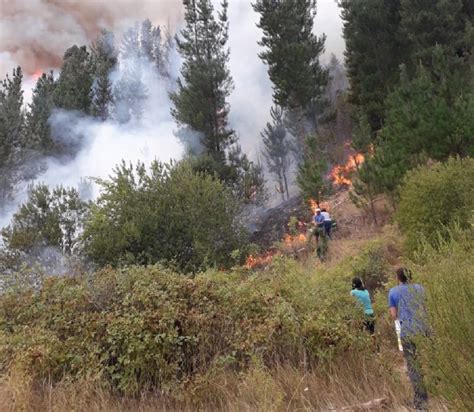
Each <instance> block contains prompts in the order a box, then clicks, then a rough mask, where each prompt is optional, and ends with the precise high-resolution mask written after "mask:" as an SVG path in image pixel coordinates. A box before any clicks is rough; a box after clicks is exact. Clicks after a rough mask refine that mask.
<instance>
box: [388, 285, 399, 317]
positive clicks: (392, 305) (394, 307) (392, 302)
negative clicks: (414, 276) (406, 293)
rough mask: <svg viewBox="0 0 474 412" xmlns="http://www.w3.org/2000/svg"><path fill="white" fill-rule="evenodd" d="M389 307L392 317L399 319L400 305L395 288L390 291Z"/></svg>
mask: <svg viewBox="0 0 474 412" xmlns="http://www.w3.org/2000/svg"><path fill="white" fill-rule="evenodd" d="M388 307H389V311H390V316H391V317H392V319H393V320H397V319H398V309H397V308H398V305H397V302H396V298H395V293H394V292H393V290H391V291H390V292H389V293H388Z"/></svg>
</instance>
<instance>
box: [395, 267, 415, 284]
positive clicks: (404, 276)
mask: <svg viewBox="0 0 474 412" xmlns="http://www.w3.org/2000/svg"><path fill="white" fill-rule="evenodd" d="M395 273H396V274H397V279H398V280H399V281H400V282H402V283H407V282H408V281H409V280H411V278H412V275H411V270H410V269H407V268H405V267H403V266H400V267H399V268H398V269H397V270H396V271H395Z"/></svg>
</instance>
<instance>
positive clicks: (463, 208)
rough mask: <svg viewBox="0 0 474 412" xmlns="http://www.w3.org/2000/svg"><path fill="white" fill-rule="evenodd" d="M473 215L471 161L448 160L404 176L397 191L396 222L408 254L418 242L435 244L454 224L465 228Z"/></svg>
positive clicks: (473, 198)
mask: <svg viewBox="0 0 474 412" xmlns="http://www.w3.org/2000/svg"><path fill="white" fill-rule="evenodd" d="M473 211H474V160H473V159H471V158H466V159H459V158H457V159H449V160H448V161H447V162H446V163H436V164H434V165H432V166H424V167H419V168H418V169H415V170H413V171H411V172H409V173H408V175H407V177H406V179H405V181H404V183H403V186H402V188H401V190H400V203H399V207H398V211H397V214H396V220H397V222H398V224H399V226H400V230H401V231H402V233H403V234H404V235H405V238H406V246H407V248H408V250H409V251H412V252H413V251H416V250H418V249H419V248H420V246H421V244H420V240H421V239H426V241H427V242H429V243H431V244H435V243H436V242H437V240H438V235H439V234H440V235H441V236H447V235H448V233H449V228H450V227H452V226H453V225H455V224H458V225H460V226H461V227H462V228H466V227H468V226H469V225H470V224H471V222H472V221H471V219H472V216H473Z"/></svg>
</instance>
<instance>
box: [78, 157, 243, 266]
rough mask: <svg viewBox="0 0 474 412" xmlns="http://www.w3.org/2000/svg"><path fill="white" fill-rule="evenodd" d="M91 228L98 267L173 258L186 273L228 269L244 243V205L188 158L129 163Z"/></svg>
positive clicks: (90, 249)
mask: <svg viewBox="0 0 474 412" xmlns="http://www.w3.org/2000/svg"><path fill="white" fill-rule="evenodd" d="M99 183H100V184H101V186H102V193H101V195H100V197H99V199H98V200H97V204H96V205H94V206H93V207H92V211H91V218H90V219H89V221H88V222H87V224H86V227H85V239H86V253H87V255H88V256H89V257H91V258H92V259H93V260H94V261H95V262H97V263H98V264H99V265H105V264H111V265H114V266H115V265H117V264H120V263H122V264H154V263H157V262H166V263H167V264H169V265H175V266H176V267H177V268H178V269H179V270H181V271H184V272H196V271H199V270H202V269H205V268H206V267H209V266H219V267H221V266H223V267H228V266H230V265H232V263H233V261H232V259H231V258H230V255H231V252H232V251H233V250H235V249H239V248H240V247H241V246H242V241H243V239H244V237H243V229H242V227H241V226H240V225H239V224H238V222H237V218H236V216H237V215H238V211H239V205H238V202H237V200H236V199H235V197H234V196H232V194H231V193H230V192H229V190H228V189H226V187H225V186H224V185H223V183H221V182H220V181H218V180H216V179H215V178H213V177H211V176H209V175H205V174H200V173H197V172H195V171H193V169H192V167H191V165H190V164H189V163H187V162H185V161H183V162H180V163H178V164H173V165H165V164H161V163H158V162H154V163H153V164H152V165H151V167H150V169H149V171H148V170H147V169H146V168H145V166H144V165H143V164H138V165H137V166H136V167H133V166H132V165H130V166H127V165H125V164H122V165H121V166H119V167H118V168H116V170H115V173H114V175H113V176H112V177H111V178H110V179H109V180H100V181H99Z"/></svg>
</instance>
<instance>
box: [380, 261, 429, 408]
mask: <svg viewBox="0 0 474 412" xmlns="http://www.w3.org/2000/svg"><path fill="white" fill-rule="evenodd" d="M396 276H397V281H398V285H397V286H395V287H393V288H391V289H390V291H389V294H388V306H389V310H390V315H391V317H392V319H393V320H394V321H396V320H398V321H399V322H400V336H401V340H402V346H403V355H404V357H405V361H406V363H407V368H408V376H409V378H410V381H411V383H412V386H413V391H414V405H415V408H416V409H420V410H423V409H426V404H427V402H428V393H427V392H426V389H425V386H424V383H423V374H422V371H421V369H420V365H419V362H418V356H417V348H416V344H415V339H416V337H417V336H420V335H424V336H427V335H429V328H428V322H427V312H426V306H425V290H424V289H423V287H422V286H420V285H418V284H416V283H411V282H410V281H411V278H412V275H411V272H410V270H408V269H406V268H404V267H400V268H398V269H397V270H396Z"/></svg>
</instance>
